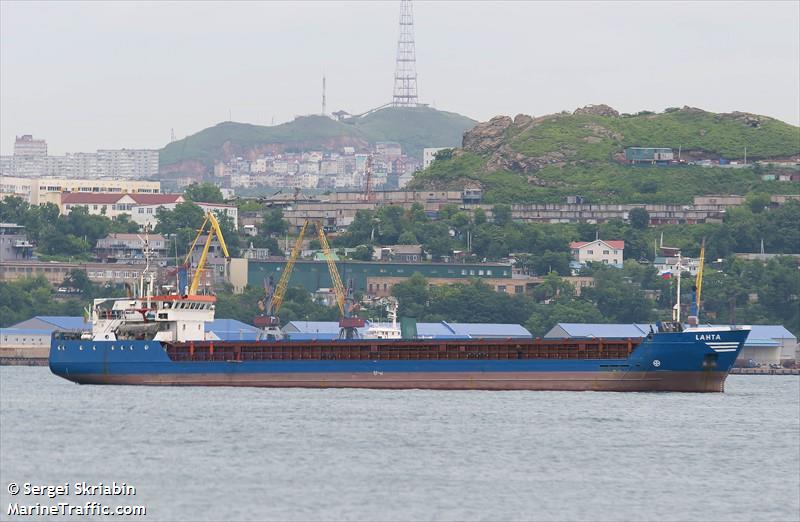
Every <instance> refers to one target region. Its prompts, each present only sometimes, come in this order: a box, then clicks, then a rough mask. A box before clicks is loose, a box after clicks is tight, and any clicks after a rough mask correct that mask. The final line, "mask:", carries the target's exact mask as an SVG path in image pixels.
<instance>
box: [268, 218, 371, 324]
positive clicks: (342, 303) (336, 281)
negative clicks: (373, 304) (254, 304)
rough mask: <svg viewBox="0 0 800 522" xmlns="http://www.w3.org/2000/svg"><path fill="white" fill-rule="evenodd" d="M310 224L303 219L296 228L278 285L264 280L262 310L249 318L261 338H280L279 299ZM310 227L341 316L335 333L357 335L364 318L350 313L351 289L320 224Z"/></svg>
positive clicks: (286, 284)
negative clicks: (328, 274) (252, 319)
mask: <svg viewBox="0 0 800 522" xmlns="http://www.w3.org/2000/svg"><path fill="white" fill-rule="evenodd" d="M311 225H312V223H311V221H309V220H306V221H305V222H304V223H303V226H302V227H301V228H300V233H299V234H298V235H297V240H296V241H295V243H294V247H293V248H292V252H291V254H290V255H289V259H288V261H287V262H286V266H285V267H284V269H283V274H281V278H280V279H279V280H278V284H277V285H275V289H274V291H273V290H272V285H271V283H265V285H264V288H265V299H264V301H261V303H262V304H261V305H260V306H259V307H260V308H262V313H261V314H260V315H258V316H256V318H255V319H254V321H253V323H254V324H255V325H256V326H258V327H260V328H263V329H264V334H262V337H264V338H267V339H280V338H281V337H282V333H281V331H280V318H279V317H278V311H279V310H280V307H281V304H282V303H283V298H284V296H285V294H286V289H287V288H288V285H289V279H290V278H291V275H292V270H293V269H294V265H295V262H296V261H297V256H298V255H299V254H300V250H301V248H302V245H303V238H304V237H305V234H306V231H307V230H308V227H309V226H311ZM314 226H315V227H316V229H317V236H318V238H319V242H320V244H321V245H322V249H323V251H324V252H325V260H326V262H327V264H328V271H329V272H330V276H331V281H332V284H333V291H334V294H335V296H336V305H337V306H338V307H339V312H340V313H341V314H342V318H341V320H340V321H339V327H340V329H341V330H340V333H339V336H340V337H341V338H346V339H353V338H356V337H357V336H358V333H357V330H356V328H359V327H363V326H364V324H365V322H364V319H361V318H359V317H353V316H352V315H353V312H354V311H355V309H356V307H355V304H354V300H353V297H352V288H350V289H349V290H345V287H344V284H343V283H342V279H341V277H340V276H339V271H338V270H337V269H336V263H335V262H334V261H333V254H332V253H331V248H330V245H329V244H328V239H327V237H325V232H324V230H323V228H322V224H320V223H314ZM351 286H352V285H351Z"/></svg>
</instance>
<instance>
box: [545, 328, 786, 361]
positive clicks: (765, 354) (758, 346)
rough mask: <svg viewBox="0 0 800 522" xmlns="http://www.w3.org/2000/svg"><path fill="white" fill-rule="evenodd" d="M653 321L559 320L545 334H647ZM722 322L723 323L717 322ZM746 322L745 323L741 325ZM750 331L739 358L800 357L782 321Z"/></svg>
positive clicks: (587, 336) (617, 336) (548, 336)
mask: <svg viewBox="0 0 800 522" xmlns="http://www.w3.org/2000/svg"><path fill="white" fill-rule="evenodd" d="M651 326H652V327H653V329H655V325H650V324H600V323H558V324H557V325H555V326H554V327H553V328H551V329H550V331H549V332H547V333H546V334H545V335H544V338H545V339H594V338H596V337H602V338H606V339H628V338H631V339H634V338H639V337H644V336H646V335H647V333H648V332H649V331H650V327H651ZM713 326H721V325H713ZM740 326H743V325H740ZM748 326H750V335H749V336H747V341H746V342H745V343H744V349H743V350H742V353H740V354H739V359H738V361H739V362H742V363H743V362H747V361H750V360H752V361H755V362H757V363H760V364H775V363H780V362H782V361H798V360H800V353H798V344H797V336H795V335H794V334H792V332H790V331H789V330H787V329H786V328H784V327H783V326H781V325H767V324H754V325H748Z"/></svg>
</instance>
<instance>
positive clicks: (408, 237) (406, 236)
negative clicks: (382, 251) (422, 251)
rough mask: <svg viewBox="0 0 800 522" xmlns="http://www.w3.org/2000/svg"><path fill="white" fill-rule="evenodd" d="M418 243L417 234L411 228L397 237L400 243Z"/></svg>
mask: <svg viewBox="0 0 800 522" xmlns="http://www.w3.org/2000/svg"><path fill="white" fill-rule="evenodd" d="M417 243H419V241H418V240H417V236H415V235H414V233H413V232H412V231H410V230H406V231H405V232H403V233H402V234H400V237H399V238H397V244H398V245H416V244H417Z"/></svg>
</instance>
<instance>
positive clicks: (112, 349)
mask: <svg viewBox="0 0 800 522" xmlns="http://www.w3.org/2000/svg"><path fill="white" fill-rule="evenodd" d="M111 351H112V352H113V351H114V345H113V344H112V345H111Z"/></svg>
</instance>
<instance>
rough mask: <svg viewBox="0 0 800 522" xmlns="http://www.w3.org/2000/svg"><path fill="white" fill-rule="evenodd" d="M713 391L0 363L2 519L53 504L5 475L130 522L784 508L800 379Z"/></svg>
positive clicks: (584, 515)
mask: <svg viewBox="0 0 800 522" xmlns="http://www.w3.org/2000/svg"><path fill="white" fill-rule="evenodd" d="M727 388H728V391H727V393H725V394H702V395H701V394H672V393H662V394H643V393H592V392H585V393H569V392H481V391H465V392H451V391H437V392H433V391H359V390H266V389H236V388H148V387H123V386H78V385H76V384H72V383H69V382H67V381H65V380H62V379H60V378H57V377H55V376H54V375H52V374H51V373H50V371H49V370H48V369H46V368H14V367H3V368H0V482H2V484H1V485H0V501H1V502H0V504H1V505H2V512H1V513H2V514H0V519H4V520H5V519H6V518H8V517H7V509H8V505H9V503H10V502H11V501H12V500H14V501H20V502H24V501H27V502H28V503H35V502H36V501H39V502H42V503H45V504H47V503H52V502H47V499H46V498H42V497H39V498H31V497H28V498H24V497H21V496H19V495H18V496H16V497H12V496H10V495H9V493H8V491H7V489H8V483H9V482H16V483H19V484H20V485H22V484H23V483H25V482H30V483H39V484H59V483H64V482H70V483H74V482H78V481H81V482H83V481H86V482H90V483H97V482H100V481H103V482H106V483H110V482H111V481H114V480H116V481H117V482H127V483H128V484H133V485H134V486H135V487H136V496H135V497H102V498H100V499H99V500H102V501H103V502H104V503H106V504H109V505H121V504H135V505H145V506H146V507H147V513H148V515H147V516H146V517H136V519H138V520H262V519H263V520H702V521H707V520H748V521H749V520H798V519H799V518H800V379H798V378H797V377H791V376H775V377H768V376H732V377H730V379H729V381H728V386H727ZM95 499H97V498H96V497H95ZM57 500H62V501H63V500H64V499H57ZM86 500H87V499H86V498H79V499H78V501H79V502H80V503H81V504H83V503H85V501H86ZM12 518H13V517H12ZM26 518H27V519H29V518H30V517H26ZM116 518H120V517H116ZM21 519H22V518H21ZM95 519H100V518H99V517H95Z"/></svg>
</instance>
